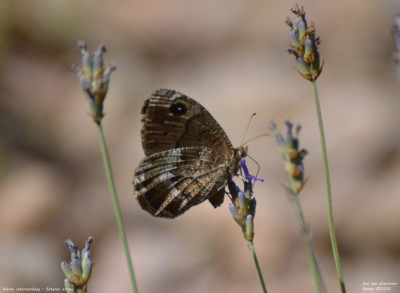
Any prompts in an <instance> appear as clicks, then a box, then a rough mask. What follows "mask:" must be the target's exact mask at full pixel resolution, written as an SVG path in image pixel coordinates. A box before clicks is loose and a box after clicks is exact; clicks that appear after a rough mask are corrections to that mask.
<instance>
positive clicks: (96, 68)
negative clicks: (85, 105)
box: [72, 41, 116, 123]
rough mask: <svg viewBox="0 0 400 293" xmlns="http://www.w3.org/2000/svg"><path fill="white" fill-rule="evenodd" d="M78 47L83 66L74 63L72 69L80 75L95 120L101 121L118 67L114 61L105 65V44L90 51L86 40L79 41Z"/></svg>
mask: <svg viewBox="0 0 400 293" xmlns="http://www.w3.org/2000/svg"><path fill="white" fill-rule="evenodd" d="M78 48H79V49H80V51H81V54H82V67H78V66H76V65H75V64H73V65H72V70H73V71H74V72H75V73H76V75H77V76H78V78H79V82H80V84H81V87H82V89H83V91H84V92H85V94H86V97H87V98H88V101H89V107H90V114H91V115H92V118H93V120H94V121H95V122H96V123H100V121H101V119H102V118H103V117H104V114H103V103H104V99H105V97H106V94H107V90H108V84H109V82H110V75H111V72H113V71H114V70H115V69H116V67H115V65H113V64H112V63H109V64H108V65H107V66H104V60H103V54H104V53H105V52H106V47H105V45H104V44H101V45H100V46H99V47H98V48H97V49H96V51H94V52H93V53H89V52H88V50H87V47H86V42H85V41H78Z"/></svg>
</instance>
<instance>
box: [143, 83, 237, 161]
mask: <svg viewBox="0 0 400 293" xmlns="http://www.w3.org/2000/svg"><path fill="white" fill-rule="evenodd" d="M142 144H143V150H144V152H145V154H146V155H147V156H148V155H150V154H153V153H157V152H160V151H164V150H169V149H173V148H178V147H186V146H207V147H209V148H211V149H213V150H215V151H217V152H219V153H220V154H221V155H223V156H225V157H226V158H227V159H229V158H230V157H231V155H232V152H233V147H232V144H231V142H230V141H229V138H228V136H227V135H226V134H225V131H224V130H223V129H222V127H221V126H220V125H219V124H218V122H217V121H215V119H214V118H213V117H212V116H211V114H210V113H209V112H208V111H207V110H206V109H205V108H204V107H203V106H202V105H200V104H199V103H197V102H196V101H195V100H193V99H191V98H189V97H188V96H186V95H184V94H181V93H179V92H177V91H174V90H168V89H159V90H157V91H155V92H154V93H153V94H152V95H151V97H150V98H149V99H148V100H146V102H145V104H144V106H143V108H142Z"/></svg>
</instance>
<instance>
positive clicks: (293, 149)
mask: <svg viewBox="0 0 400 293" xmlns="http://www.w3.org/2000/svg"><path fill="white" fill-rule="evenodd" d="M286 126H287V129H288V130H287V133H286V139H285V138H284V137H283V135H282V134H281V132H280V131H279V130H278V128H277V127H276V124H275V123H274V121H271V122H270V123H269V125H268V128H269V129H271V130H272V131H273V132H274V135H275V139H276V142H277V144H278V150H279V152H280V153H281V154H282V158H283V164H284V166H285V171H286V172H287V173H288V174H289V177H290V188H289V189H290V191H291V192H292V193H293V194H295V195H296V194H298V193H299V192H300V191H301V189H302V188H303V187H304V184H305V180H304V165H303V159H304V157H305V156H306V155H307V154H308V152H307V150H305V149H301V150H299V132H300V130H301V126H300V125H299V124H298V125H297V126H296V129H295V133H293V124H292V123H291V122H290V121H286Z"/></svg>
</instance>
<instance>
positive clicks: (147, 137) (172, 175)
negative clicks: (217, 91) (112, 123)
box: [133, 89, 246, 218]
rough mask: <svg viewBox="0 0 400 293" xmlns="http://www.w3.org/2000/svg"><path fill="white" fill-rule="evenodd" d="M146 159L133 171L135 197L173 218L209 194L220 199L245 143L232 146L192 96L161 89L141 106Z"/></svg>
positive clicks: (151, 209) (149, 208) (243, 153)
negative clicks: (241, 145)
mask: <svg viewBox="0 0 400 293" xmlns="http://www.w3.org/2000/svg"><path fill="white" fill-rule="evenodd" d="M141 115H142V116H141V121H142V132H141V134H142V145H143V150H144V152H145V155H146V157H145V159H144V160H142V161H141V163H140V165H139V167H138V168H137V169H136V171H135V176H134V182H133V185H134V190H135V193H134V197H135V198H136V199H137V200H138V201H139V204H140V205H141V207H142V208H143V209H145V210H146V211H148V212H149V213H151V214H152V215H154V216H158V217H166V218H174V217H176V216H179V215H181V214H182V213H184V212H185V211H186V210H187V209H189V208H190V207H192V206H194V205H196V204H199V203H201V202H203V201H205V200H207V199H208V200H209V201H210V202H211V203H212V204H213V206H214V207H217V206H219V205H221V204H222V202H223V199H224V193H225V191H224V189H225V186H226V184H227V180H228V179H230V178H232V177H233V176H235V175H236V174H237V172H238V170H239V165H240V160H241V159H242V158H243V157H245V156H246V149H245V148H244V147H239V148H237V149H235V148H233V147H232V144H231V142H230V141H229V139H228V137H227V135H226V134H225V132H224V130H223V129H222V128H221V126H220V125H219V124H218V123H217V121H215V119H214V118H213V117H212V116H211V114H210V113H209V112H208V111H207V110H206V109H205V108H204V107H203V106H201V105H200V104H199V103H197V102H196V101H195V100H193V99H191V98H189V97H187V96H185V95H183V94H181V93H179V92H177V91H174V90H167V89H160V90H157V91H155V92H154V93H153V94H152V96H151V97H150V98H149V99H147V100H146V101H145V104H144V106H143V108H142V112H141Z"/></svg>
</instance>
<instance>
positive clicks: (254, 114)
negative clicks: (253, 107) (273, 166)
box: [240, 113, 256, 145]
mask: <svg viewBox="0 0 400 293" xmlns="http://www.w3.org/2000/svg"><path fill="white" fill-rule="evenodd" d="M254 116H256V113H253V114H251V116H250V118H249V121H248V122H247V126H246V129H245V131H244V133H243V137H242V142H241V144H240V145H245V143H243V141H244V138H245V136H246V134H247V130H248V129H249V126H250V123H251V120H253V118H254Z"/></svg>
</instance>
